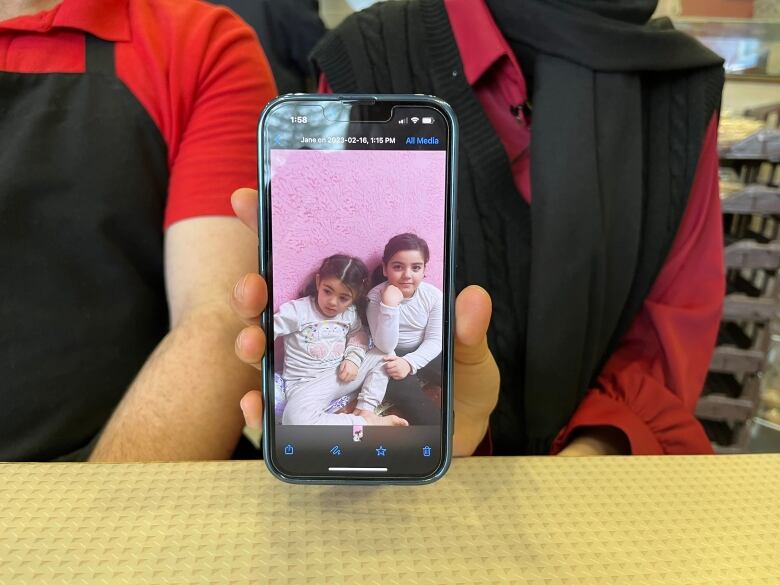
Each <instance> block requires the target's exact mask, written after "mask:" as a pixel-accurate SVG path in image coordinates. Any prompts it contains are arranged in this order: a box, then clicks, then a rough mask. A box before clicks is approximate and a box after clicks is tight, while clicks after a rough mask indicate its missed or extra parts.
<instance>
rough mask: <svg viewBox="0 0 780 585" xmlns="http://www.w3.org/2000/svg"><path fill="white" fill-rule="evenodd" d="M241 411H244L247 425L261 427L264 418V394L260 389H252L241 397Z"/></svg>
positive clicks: (255, 427) (254, 427) (253, 427)
mask: <svg viewBox="0 0 780 585" xmlns="http://www.w3.org/2000/svg"><path fill="white" fill-rule="evenodd" d="M241 412H243V413H244V421H245V422H246V426H248V427H250V428H252V429H258V430H259V429H260V425H261V421H262V418H263V395H262V394H261V393H260V391H259V390H251V391H249V392H247V393H246V394H244V397H243V398H242V399H241Z"/></svg>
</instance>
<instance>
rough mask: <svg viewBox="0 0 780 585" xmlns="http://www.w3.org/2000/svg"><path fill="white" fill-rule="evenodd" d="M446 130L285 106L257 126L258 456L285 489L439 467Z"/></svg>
mask: <svg viewBox="0 0 780 585" xmlns="http://www.w3.org/2000/svg"><path fill="white" fill-rule="evenodd" d="M453 124H454V122H453V121H452V119H451V118H450V117H449V116H448V115H447V113H446V111H445V110H443V109H441V108H439V107H436V106H435V105H432V104H428V103H426V102H425V101H424V100H418V101H409V102H396V101H383V100H377V101H375V100H368V101H363V102H360V101H355V100H337V99H324V100H322V101H312V100H305V101H296V100H295V99H292V100H289V101H282V102H281V103H279V104H277V105H276V106H274V107H272V108H270V111H268V112H267V114H266V115H265V116H264V121H263V122H262V123H261V128H260V133H261V136H260V143H261V145H263V146H262V148H261V154H262V156H261V167H262V168H261V178H262V180H261V184H262V185H263V199H262V202H261V206H260V207H261V212H260V215H261V225H263V226H264V228H265V229H264V233H263V234H262V235H261V241H262V243H263V244H264V245H261V270H262V269H263V268H265V270H264V273H265V276H266V279H267V282H268V285H269V311H268V313H267V315H266V318H265V323H264V325H265V329H266V332H267V337H268V340H269V347H268V351H267V355H266V368H265V372H264V374H265V383H266V399H267V401H268V405H267V416H268V420H267V423H266V431H267V436H266V440H267V441H270V443H269V444H268V445H267V450H266V454H267V455H270V457H271V460H272V469H274V470H275V471H276V472H278V473H279V474H281V475H282V476H285V477H287V478H292V479H295V478H312V479H323V480H327V479H334V480H337V479H351V480H354V479H360V478H365V479H375V480H382V479H387V480H393V479H395V480H399V479H400V480H403V479H424V478H429V477H432V476H434V475H436V474H437V473H438V472H439V471H440V470H441V469H442V468H443V467H444V466H445V460H446V458H447V456H448V453H447V449H448V433H449V432H450V430H449V418H448V413H449V410H450V404H449V400H450V399H449V393H450V388H449V386H450V378H451V376H450V371H451V365H450V360H451V358H450V354H451V344H452V335H451V327H452V319H451V312H452V311H451V305H452V302H451V301H452V299H451V298H450V295H451V290H450V289H451V279H452V267H451V265H450V264H451V263H450V254H451V253H452V250H451V249H450V247H451V245H452V232H453V226H452V215H451V214H452V186H451V184H450V172H451V165H452V160H451V152H450V148H451V146H450V142H451V134H452V131H453V130H452V129H453ZM271 388H272V389H273V390H272V391H271Z"/></svg>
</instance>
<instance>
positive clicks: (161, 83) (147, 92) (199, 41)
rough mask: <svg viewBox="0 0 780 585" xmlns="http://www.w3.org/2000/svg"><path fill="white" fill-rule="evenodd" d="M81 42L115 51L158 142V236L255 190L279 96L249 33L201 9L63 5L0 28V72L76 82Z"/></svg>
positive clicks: (170, 4) (225, 14) (178, 4)
mask: <svg viewBox="0 0 780 585" xmlns="http://www.w3.org/2000/svg"><path fill="white" fill-rule="evenodd" d="M85 33H89V34H91V35H94V36H96V37H98V38H101V39H104V40H107V41H113V42H114V43H115V47H116V49H115V57H116V61H115V65H116V73H117V76H118V77H119V79H120V80H121V81H122V82H124V83H125V85H126V86H127V87H128V89H129V90H130V92H131V93H132V94H133V95H134V96H135V97H136V99H137V100H138V101H139V102H140V103H141V104H142V105H143V107H144V108H145V109H146V111H147V112H148V114H149V116H150V117H151V119H152V120H153V121H154V123H155V124H156V125H157V128H158V129H159V130H160V134H161V136H162V138H163V140H164V141H165V144H166V146H167V149H168V164H169V168H170V183H169V190H168V200H167V206H166V210H165V223H164V227H166V228H167V227H168V226H169V225H170V224H172V223H173V222H175V221H178V220H181V219H186V218H189V217H195V216H202V215H232V214H233V211H232V209H231V206H230V194H231V193H232V192H233V191H234V190H235V189H236V188H238V187H246V186H255V185H256V184H257V120H258V117H259V115H260V111H261V110H262V108H263V106H264V105H265V104H266V103H267V102H268V100H270V99H271V98H272V97H273V96H274V95H276V88H275V86H274V82H273V77H272V75H271V70H270V68H269V67H268V63H267V62H266V59H265V56H264V55H263V52H262V49H261V48H260V45H259V43H258V42H257V38H256V37H255V34H254V32H253V31H252V30H251V29H250V28H249V27H248V26H247V25H246V24H244V23H243V21H241V20H239V19H238V18H237V17H236V16H235V15H234V14H233V13H232V12H230V11H229V10H227V9H225V8H217V7H215V6H212V5H210V4H206V3H205V2H197V1H192V0H63V2H62V3H61V4H59V5H58V6H56V7H55V8H53V9H52V10H47V11H44V12H40V13H38V14H33V15H29V16H22V17H19V18H14V19H11V20H7V21H4V22H0V71H4V72H17V73H82V72H83V71H84V64H85V61H84V34H85ZM83 131H84V132H85V133H88V132H90V131H92V130H91V129H90V128H84V129H83ZM161 227H163V226H161Z"/></svg>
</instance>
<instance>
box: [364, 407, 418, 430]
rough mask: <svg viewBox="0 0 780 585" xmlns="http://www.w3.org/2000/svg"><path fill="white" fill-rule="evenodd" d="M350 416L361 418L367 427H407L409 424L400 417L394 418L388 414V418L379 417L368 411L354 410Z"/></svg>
mask: <svg viewBox="0 0 780 585" xmlns="http://www.w3.org/2000/svg"><path fill="white" fill-rule="evenodd" d="M352 414H354V415H356V416H362V417H363V418H364V419H365V420H366V424H367V425H382V426H386V427H408V426H409V423H408V422H407V421H406V420H405V419H403V418H401V417H400V416H395V415H394V414H390V415H388V416H379V415H377V414H374V412H372V411H370V410H365V409H362V410H361V409H360V408H356V409H355V411H354V412H353V413H352Z"/></svg>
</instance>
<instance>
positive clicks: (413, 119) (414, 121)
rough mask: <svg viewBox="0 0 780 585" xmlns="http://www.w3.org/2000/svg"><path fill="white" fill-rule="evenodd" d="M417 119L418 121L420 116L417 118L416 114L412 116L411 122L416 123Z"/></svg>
mask: <svg viewBox="0 0 780 585" xmlns="http://www.w3.org/2000/svg"><path fill="white" fill-rule="evenodd" d="M419 121H420V118H418V117H417V116H413V117H412V124H417V122H419Z"/></svg>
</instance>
